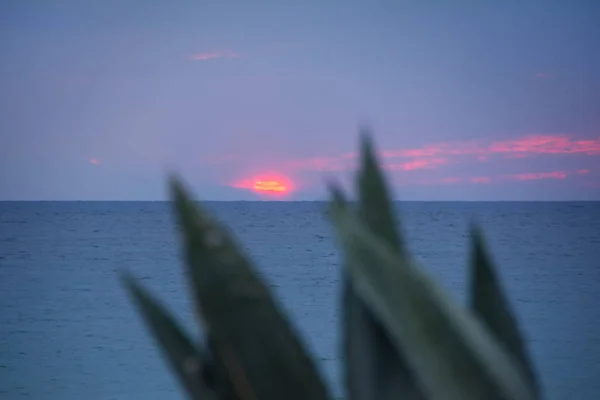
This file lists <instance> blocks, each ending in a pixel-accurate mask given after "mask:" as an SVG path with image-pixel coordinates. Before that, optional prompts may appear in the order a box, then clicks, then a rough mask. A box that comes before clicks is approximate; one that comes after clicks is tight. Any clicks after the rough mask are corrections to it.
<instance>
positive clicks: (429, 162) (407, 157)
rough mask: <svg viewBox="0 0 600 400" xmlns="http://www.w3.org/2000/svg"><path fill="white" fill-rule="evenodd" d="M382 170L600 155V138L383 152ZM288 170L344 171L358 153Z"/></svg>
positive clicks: (307, 162)
mask: <svg viewBox="0 0 600 400" xmlns="http://www.w3.org/2000/svg"><path fill="white" fill-rule="evenodd" d="M379 155H380V157H381V160H382V163H383V167H384V168H385V169H388V170H392V171H413V170H420V169H435V168H439V167H441V166H444V165H448V164H456V163H463V162H469V163H471V162H473V161H475V162H487V161H490V160H491V159H492V158H498V157H499V158H507V159H515V158H517V159H522V158H529V157H539V156H552V155H586V156H597V155H600V137H599V138H596V139H586V140H576V139H574V138H573V137H572V136H571V135H528V136H524V137H522V138H518V139H513V140H504V141H491V142H486V141H481V140H478V141H470V142H448V143H435V144H430V145H425V146H422V147H418V148H409V149H393V150H383V151H381V152H380V153H379ZM287 166H288V167H289V168H294V169H299V170H316V171H342V170H348V169H355V168H356V167H357V154H355V153H348V154H344V155H341V156H337V157H321V158H311V159H306V160H296V161H293V162H290V163H288V164H287Z"/></svg>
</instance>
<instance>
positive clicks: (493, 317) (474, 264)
mask: <svg viewBox="0 0 600 400" xmlns="http://www.w3.org/2000/svg"><path fill="white" fill-rule="evenodd" d="M470 233H471V238H472V239H471V240H472V244H471V271H470V274H471V278H470V281H471V282H470V285H471V287H470V291H469V292H470V297H471V298H470V303H471V304H470V305H471V309H472V310H473V311H474V312H475V314H476V315H477V316H478V317H479V319H480V320H481V321H482V322H483V324H484V325H485V326H486V327H487V328H488V329H489V330H490V332H491V333H492V334H493V335H494V336H495V337H496V338H497V340H498V341H499V342H500V343H501V345H502V346H503V347H504V348H505V349H506V350H507V351H508V352H509V353H510V354H511V356H512V357H514V359H515V361H516V362H517V363H518V364H519V365H520V367H521V368H522V369H523V372H524V373H525V374H526V376H527V378H528V383H529V385H530V386H531V388H532V390H533V391H534V393H535V394H536V396H538V397H539V395H540V393H539V390H540V389H539V385H538V382H537V377H536V374H535V372H534V369H533V366H532V363H531V360H530V359H529V357H528V353H527V349H526V345H525V341H524V339H523V337H522V334H521V331H520V329H519V324H518V321H517V318H516V316H515V314H514V312H513V310H512V307H511V305H510V303H509V301H508V299H507V297H506V295H505V294H504V291H503V288H502V285H501V283H500V279H499V277H498V275H497V273H496V271H495V266H494V263H493V262H492V260H491V257H490V255H489V253H488V251H487V249H486V246H485V240H484V235H483V231H482V229H481V227H480V226H479V225H477V224H475V223H473V222H472V223H471V224H470Z"/></svg>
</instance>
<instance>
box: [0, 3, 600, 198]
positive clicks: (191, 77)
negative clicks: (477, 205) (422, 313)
mask: <svg viewBox="0 0 600 400" xmlns="http://www.w3.org/2000/svg"><path fill="white" fill-rule="evenodd" d="M450 3H452V4H450ZM457 4H460V5H457ZM599 21H600V2H599V1H595V0H590V1H576V0H571V1H568V0H565V1H548V0H545V1H542V0H540V1H512V0H505V1H486V2H484V1H481V2H471V1H462V2H447V1H435V2H434V1H423V0H421V1H417V0H414V1H378V2H375V1H341V0H339V1H323V0H321V1H271V2H267V1H225V0H220V1H191V0H190V1H154V2H150V1H141V0H140V1H123V0H118V1H117V0H103V1H81V0H72V1H70V0H64V1H58V0H56V1H54V0H37V1H34V0H30V1H3V2H1V3H0V52H1V53H0V54H2V60H3V61H2V64H0V200H160V199H165V195H166V193H167V191H166V187H165V178H166V173H167V171H177V172H178V173H179V174H180V175H182V176H183V178H184V179H185V180H186V181H187V182H188V183H189V184H190V185H192V186H193V188H194V192H195V194H197V195H198V197H199V198H201V199H207V200H237V199H264V198H266V199H271V198H277V199H281V198H284V199H292V200H293V199H320V198H323V194H324V193H325V192H324V185H323V182H324V178H325V177H328V176H332V175H333V176H339V177H340V178H342V179H347V178H348V177H349V176H350V174H351V172H352V170H353V168H354V166H355V165H356V163H355V157H354V152H355V151H356V150H357V145H358V136H357V133H358V126H359V124H361V123H368V124H369V125H370V126H371V127H372V128H373V131H374V134H375V141H376V145H377V147H378V148H379V150H380V151H381V154H380V157H381V160H382V162H383V164H384V166H385V168H386V170H387V173H388V176H389V179H390V181H391V182H392V183H393V184H394V187H395V188H396V189H397V192H398V194H399V198H401V199H407V200H513V199H514V200H520V199H528V200H529V199H539V200H546V199H548V200H562V199H569V200H570V199H594V200H600V76H599V74H600V50H599V49H600V22H599ZM273 177H283V178H285V179H286V183H285V184H286V185H288V186H290V185H291V186H293V189H294V190H293V191H292V192H291V193H288V194H287V195H286V196H285V197H272V196H268V195H265V194H261V195H257V194H256V193H254V191H253V190H250V189H249V188H251V187H252V186H254V185H256V182H257V181H259V180H274V178H273Z"/></svg>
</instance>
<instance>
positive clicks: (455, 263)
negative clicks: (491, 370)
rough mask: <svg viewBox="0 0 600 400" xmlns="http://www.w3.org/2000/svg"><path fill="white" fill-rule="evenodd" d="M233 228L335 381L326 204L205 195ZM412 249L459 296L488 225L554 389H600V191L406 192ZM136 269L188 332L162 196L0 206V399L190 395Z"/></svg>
mask: <svg viewBox="0 0 600 400" xmlns="http://www.w3.org/2000/svg"><path fill="white" fill-rule="evenodd" d="M206 206H207V207H208V208H210V209H211V210H212V211H213V212H214V213H215V214H216V216H217V217H218V218H219V219H220V220H221V221H222V222H224V223H225V224H227V225H228V226H229V227H230V228H231V229H233V231H234V232H235V234H236V236H237V237H238V239H239V240H240V241H241V243H243V245H244V247H245V248H246V250H247V252H248V253H249V255H250V256H251V257H252V258H253V260H254V261H255V262H256V263H257V265H258V266H259V269H260V270H261V272H263V273H264V276H265V278H266V279H267V281H268V282H269V284H270V285H271V286H272V287H273V290H274V291H275V294H276V295H277V297H278V299H279V300H280V302H281V303H282V305H283V306H284V308H285V309H286V310H287V311H288V312H289V313H290V315H291V317H292V318H293V320H294V321H295V324H296V327H297V329H298V330H299V331H300V333H301V334H303V336H304V338H305V341H306V343H307V345H308V347H309V349H310V350H311V351H312V352H313V354H314V356H315V357H316V358H317V359H318V360H319V366H320V368H321V370H322V372H323V374H324V376H325V377H326V379H328V380H329V382H330V383H331V385H332V386H333V387H334V389H335V391H336V393H338V394H339V393H340V387H341V385H340V366H339V359H338V356H339V351H338V337H337V333H338V323H339V313H338V294H339V293H338V290H339V284H338V276H339V268H340V258H339V253H338V250H337V248H336V243H335V240H334V238H333V235H332V233H333V232H332V230H331V228H330V226H329V224H328V221H327V219H326V217H325V216H324V215H323V210H324V203H318V202H314V203H313V202H303V203H284V202H275V203H260V202H232V203H206ZM398 210H399V211H400V212H401V215H402V218H403V229H404V231H405V233H406V235H407V238H408V241H409V245H410V248H411V250H412V251H413V253H414V254H415V256H416V257H417V258H418V259H419V260H421V261H422V263H423V264H424V266H425V268H427V270H429V271H430V272H431V273H433V274H434V275H435V276H436V277H437V278H438V279H439V280H440V281H441V283H442V284H443V285H444V286H445V287H446V288H447V289H448V290H450V291H451V293H452V294H453V295H454V296H456V298H457V299H458V300H459V301H464V300H465V296H464V290H465V285H466V282H465V271H466V263H467V257H468V247H467V244H468V223H469V222H470V221H471V220H472V219H475V220H477V221H478V222H480V223H481V225H482V226H483V228H484V230H485V232H486V234H487V238H488V242H489V244H490V246H491V251H492V254H493V255H494V256H495V258H496V260H497V262H498V264H499V267H500V274H501V277H502V279H503V282H504V285H505V287H506V289H507V291H508V292H509V295H510V299H511V301H512V304H513V305H514V307H515V309H516V312H517V314H518V317H519V320H520V321H521V323H522V327H523V330H524V333H525V336H526V337H527V340H528V342H529V348H530V352H531V354H532V356H533V358H534V362H535V366H536V368H537V370H538V372H539V374H540V376H541V380H542V384H543V388H544V391H545V394H546V397H547V398H548V399H556V400H558V399H567V398H570V399H578V400H586V399H598V398H600V379H599V378H600V325H599V322H598V321H599V320H600V319H599V317H600V315H599V310H600V308H599V307H598V305H599V304H600V290H599V288H598V286H599V284H600V262H599V258H598V256H599V254H600V253H599V250H600V203H553V202H547V203H435V202H432V203H426V202H423V203H410V202H407V203H399V204H398ZM119 269H129V270H131V271H133V272H134V274H135V275H137V276H138V277H139V278H141V279H142V281H143V283H144V284H145V285H146V286H147V287H149V288H150V289H151V290H152V291H153V292H154V293H156V294H157V295H159V297H160V298H162V299H163V300H164V301H165V303H167V305H168V306H169V308H170V309H171V310H173V311H174V312H175V314H176V315H177V316H178V317H179V318H180V319H181V320H182V322H183V323H184V325H185V326H186V327H188V329H190V330H195V329H196V327H195V325H194V324H193V323H192V319H193V317H192V312H191V307H190V304H189V301H188V297H187V294H188V293H187V291H186V288H185V286H184V282H183V280H182V268H181V263H180V258H179V245H178V242H177V236H176V232H175V229H174V226H173V221H172V214H171V210H170V207H169V204H168V203H161V202H97V203H96V202H39V203H36V202H31V203H25V202H23V203H21V202H5V203H0V398H1V399H19V398H29V399H49V400H52V399H61V400H71V399H73V400H74V399H77V400H79V399H83V398H85V399H89V400H95V399H98V400H100V399H102V400H109V399H142V398H143V399H148V400H153V399H156V400H163V399H175V398H183V396H182V392H181V390H180V389H179V387H178V385H177V382H176V381H175V379H174V378H173V377H172V375H171V374H170V372H169V370H168V369H167V367H166V365H165V363H164V362H163V360H162V358H161V356H160V354H159V353H158V351H157V350H156V349H155V347H154V345H153V342H152V341H151V338H150V336H149V335H148V334H147V332H146V330H145V328H144V326H143V325H142V322H141V320H140V319H139V318H138V316H137V314H135V312H134V309H133V308H132V306H131V304H130V303H129V300H128V298H127V297H126V296H125V294H124V292H123V290H122V287H121V286H120V285H119V282H118V279H117V275H116V272H117V271H118V270H119Z"/></svg>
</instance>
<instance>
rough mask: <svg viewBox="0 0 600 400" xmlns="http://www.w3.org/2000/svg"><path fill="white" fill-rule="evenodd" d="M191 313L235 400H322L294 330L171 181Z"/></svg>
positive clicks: (226, 240) (232, 248)
mask: <svg viewBox="0 0 600 400" xmlns="http://www.w3.org/2000/svg"><path fill="white" fill-rule="evenodd" d="M171 188H172V193H173V198H174V202H175V204H174V205H175V211H176V214H177V217H178V220H179V223H180V226H181V227H182V231H183V232H182V234H183V240H184V253H185V255H186V262H187V267H188V268H187V270H188V272H189V274H190V279H189V281H190V283H191V286H192V288H191V289H192V292H193V294H194V296H195V298H196V306H197V307H198V311H199V314H200V317H201V319H202V320H203V322H204V324H205V326H206V328H207V330H208V333H209V334H210V336H211V339H212V340H213V341H214V345H215V348H216V352H217V353H218V355H219V358H220V359H221V361H222V362H223V364H224V365H225V367H226V368H227V371H228V372H229V378H230V380H231V383H232V384H233V387H234V389H235V393H236V394H237V396H238V397H239V398H240V399H244V400H245V399H261V400H262V399H265V400H270V399H277V400H279V399H284V398H285V399H315V400H319V399H327V398H329V395H328V392H327V388H326V386H325V385H324V383H323V381H322V380H321V378H320V376H319V373H318V370H317V369H316V366H315V365H314V363H313V360H312V359H311V358H310V357H309V355H308V353H307V351H306V350H305V348H304V346H303V345H302V343H301V342H300V340H299V339H298V338H297V336H296V334H295V332H294V330H293V329H292V327H291V326H290V325H289V323H288V322H287V320H286V318H285V317H284V315H283V314H282V313H281V312H280V310H279V307H278V306H277V304H276V303H275V301H274V299H273V297H272V296H271V293H270V291H269V288H268V287H267V286H266V285H265V284H264V283H263V282H262V280H261V279H260V277H259V276H258V275H257V274H256V272H255V271H254V269H253V267H252V266H251V264H250V262H249V260H248V259H247V258H246V257H245V256H244V255H243V254H242V252H241V251H240V250H239V247H238V245H237V244H236V243H235V242H234V240H233V238H232V237H231V236H230V235H229V233H228V232H227V231H226V230H225V228H223V227H221V226H220V225H219V224H217V223H216V222H214V221H213V220H212V219H211V218H210V217H209V216H208V215H207V214H206V213H205V212H203V211H202V210H201V209H200V208H199V207H197V206H196V205H195V204H194V203H193V201H192V200H191V198H190V197H189V196H188V195H187V193H186V190H185V189H184V188H183V185H182V184H181V183H180V182H179V180H177V179H175V178H173V179H172V180H171Z"/></svg>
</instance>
